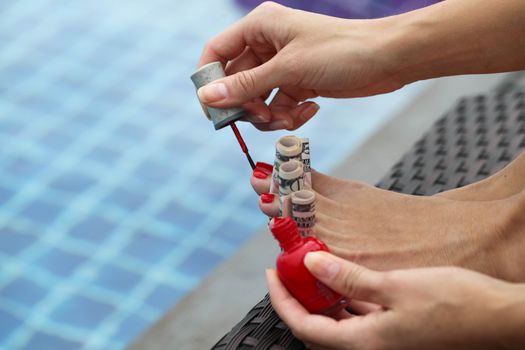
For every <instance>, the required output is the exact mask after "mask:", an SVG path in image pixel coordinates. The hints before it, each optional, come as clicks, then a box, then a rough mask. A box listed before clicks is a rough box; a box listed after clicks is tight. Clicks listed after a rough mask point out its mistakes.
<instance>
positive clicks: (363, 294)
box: [304, 252, 389, 306]
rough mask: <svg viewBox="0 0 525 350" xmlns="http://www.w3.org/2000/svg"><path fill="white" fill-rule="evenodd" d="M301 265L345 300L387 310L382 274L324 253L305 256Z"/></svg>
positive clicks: (387, 299)
mask: <svg viewBox="0 0 525 350" xmlns="http://www.w3.org/2000/svg"><path fill="white" fill-rule="evenodd" d="M304 264H305V266H306V267H307V268H308V270H310V272H311V273H312V274H313V275H314V276H315V277H316V278H317V279H319V280H320V281H321V282H323V283H324V284H326V285H327V286H328V287H330V288H332V289H333V290H334V291H336V292H338V293H340V294H342V295H344V296H347V297H349V298H353V299H357V300H361V301H368V302H372V303H376V304H380V305H382V306H389V305H388V304H389V298H388V291H387V290H385V287H386V286H385V285H386V283H385V278H384V273H381V272H377V271H372V270H369V269H367V268H365V267H362V266H360V265H357V264H354V263H351V262H349V261H346V260H343V259H341V258H338V257H336V256H334V255H332V254H329V253H327V252H313V253H308V254H306V256H305V258H304Z"/></svg>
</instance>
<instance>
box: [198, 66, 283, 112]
mask: <svg viewBox="0 0 525 350" xmlns="http://www.w3.org/2000/svg"><path fill="white" fill-rule="evenodd" d="M273 66H274V63H273V60H270V61H268V62H266V63H264V64H262V65H260V66H257V67H254V68H252V69H248V70H244V71H240V72H237V73H235V74H232V75H230V76H227V77H225V78H221V79H218V80H216V81H214V82H212V83H210V84H207V85H205V86H203V87H201V88H200V89H199V90H198V92H197V93H198V95H199V100H200V101H201V102H202V103H204V104H206V105H209V106H212V107H218V108H226V107H236V106H240V105H242V104H244V103H246V102H249V101H251V100H253V99H254V98H256V97H259V96H262V95H264V94H265V93H266V92H267V91H270V90H272V89H274V88H276V87H277V86H278V85H279V79H278V73H277V72H276V71H274V69H273Z"/></svg>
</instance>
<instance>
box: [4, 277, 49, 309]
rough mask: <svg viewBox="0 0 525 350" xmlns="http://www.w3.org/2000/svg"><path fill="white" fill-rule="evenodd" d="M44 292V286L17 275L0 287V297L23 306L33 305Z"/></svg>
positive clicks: (42, 296) (40, 298)
mask: <svg viewBox="0 0 525 350" xmlns="http://www.w3.org/2000/svg"><path fill="white" fill-rule="evenodd" d="M46 294H47V292H46V289H45V288H43V287H42V286H40V285H38V284H36V283H35V282H34V281H32V280H30V279H28V278H25V277H19V278H17V279H15V280H13V281H11V282H9V283H8V284H7V285H5V286H4V287H3V288H2V289H0V298H4V299H8V300H13V301H15V302H18V303H20V304H22V305H24V306H33V305H35V304H36V303H37V302H38V301H40V300H42V298H44V296H45V295H46Z"/></svg>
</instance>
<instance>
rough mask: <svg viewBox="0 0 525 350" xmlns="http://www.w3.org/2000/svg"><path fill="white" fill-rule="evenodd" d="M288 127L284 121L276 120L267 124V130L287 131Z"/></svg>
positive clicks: (287, 123)
mask: <svg viewBox="0 0 525 350" xmlns="http://www.w3.org/2000/svg"><path fill="white" fill-rule="evenodd" d="M289 127H290V123H289V122H288V120H286V119H283V120H276V121H274V122H271V123H270V124H268V129H270V130H279V129H288V128H289Z"/></svg>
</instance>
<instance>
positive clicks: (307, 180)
mask: <svg viewBox="0 0 525 350" xmlns="http://www.w3.org/2000/svg"><path fill="white" fill-rule="evenodd" d="M301 161H302V162H303V171H304V175H303V179H304V188H312V172H311V169H310V139H309V138H307V137H303V138H302V139H301Z"/></svg>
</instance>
